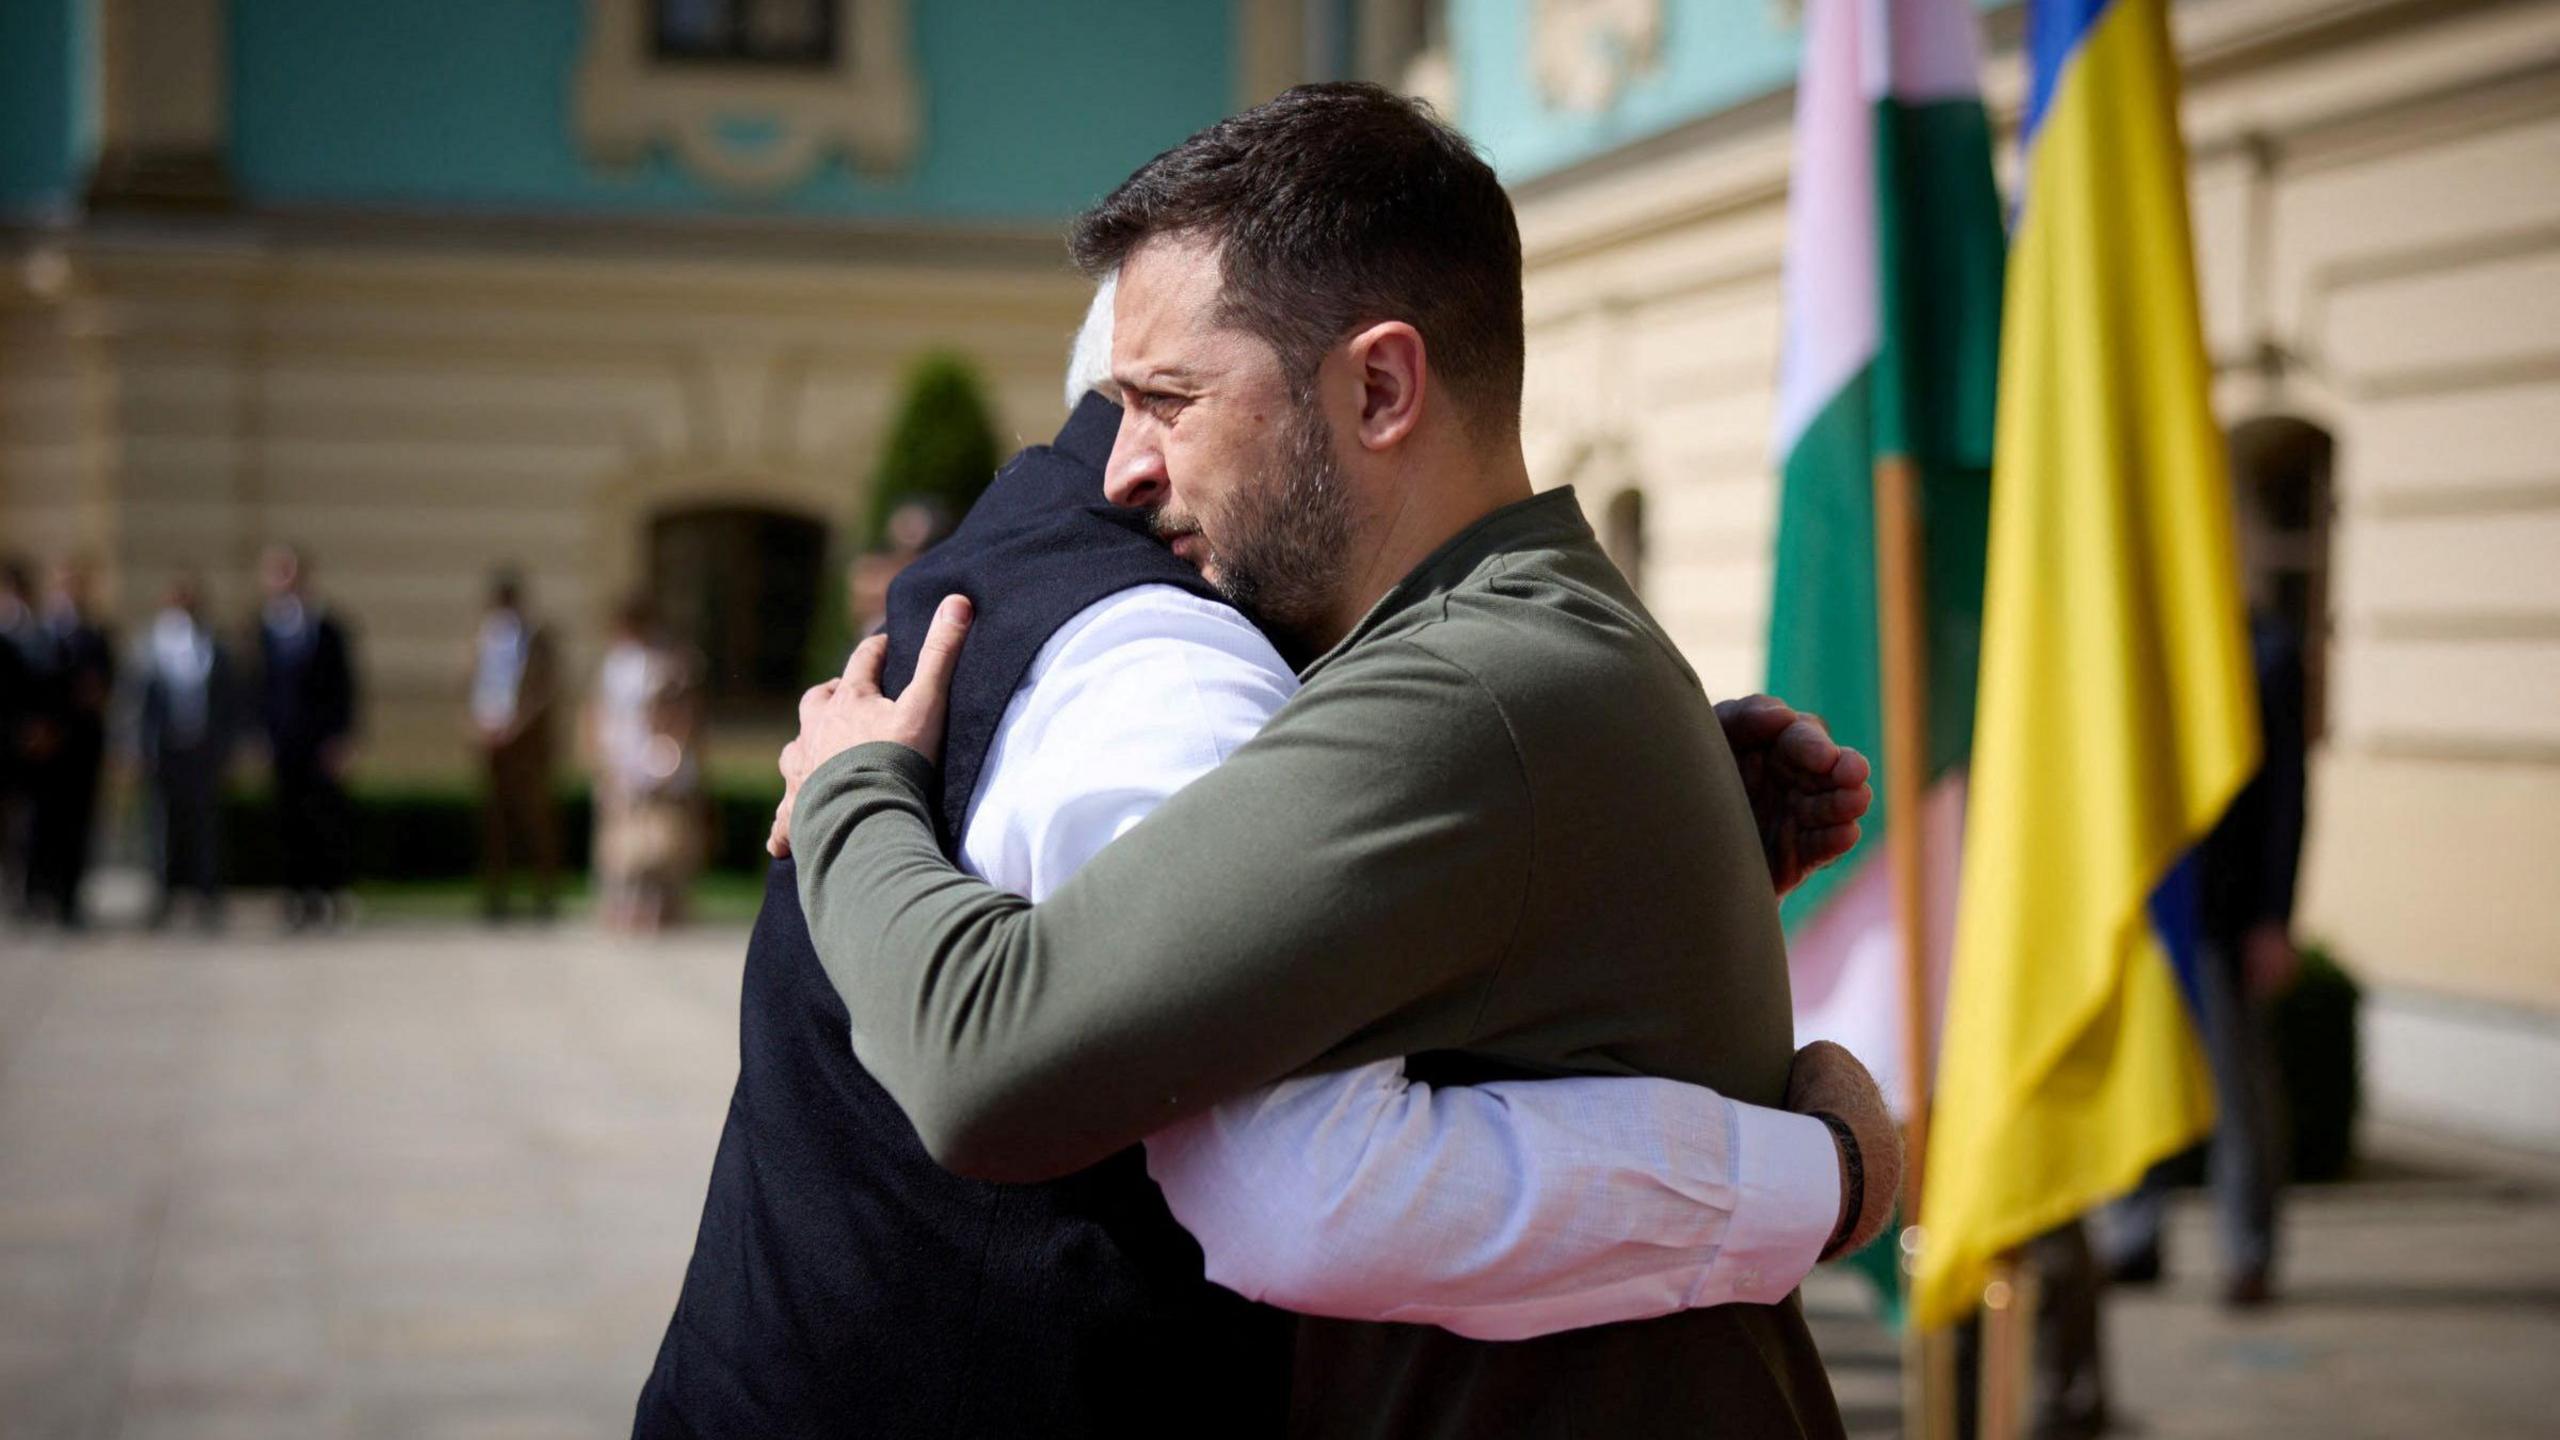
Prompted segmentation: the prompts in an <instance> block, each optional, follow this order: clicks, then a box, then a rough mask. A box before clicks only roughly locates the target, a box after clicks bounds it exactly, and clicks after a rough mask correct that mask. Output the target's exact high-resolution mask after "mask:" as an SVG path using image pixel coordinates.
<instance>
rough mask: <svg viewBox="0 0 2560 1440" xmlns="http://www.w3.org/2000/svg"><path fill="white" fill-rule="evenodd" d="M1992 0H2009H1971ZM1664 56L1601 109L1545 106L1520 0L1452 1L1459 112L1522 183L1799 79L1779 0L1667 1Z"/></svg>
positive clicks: (1798, 37)
mask: <svg viewBox="0 0 2560 1440" xmlns="http://www.w3.org/2000/svg"><path fill="white" fill-rule="evenodd" d="M1976 3H1977V5H1978V7H1979V8H1981V9H1984V10H1994V9H1998V8H2001V7H2002V6H2003V5H2007V4H2013V3H2015V0H1976ZM1662 8H1663V36H1662V54H1661V58H1660V63H1659V64H1658V65H1657V66H1656V67H1655V68H1654V69H1653V70H1652V71H1650V72H1649V73H1647V74H1645V75H1643V76H1640V77H1638V78H1636V79H1635V80H1633V81H1631V82H1630V83H1629V84H1628V85H1627V86H1626V87H1625V88H1624V89H1623V90H1622V91H1621V92H1620V93H1619V95H1618V97H1617V99H1616V100H1615V101H1614V102H1613V103H1612V104H1611V105H1610V106H1609V107H1608V108H1606V109H1605V110H1601V111H1599V112H1596V113H1592V114H1577V113H1573V112H1570V111H1562V110H1553V109H1550V108H1548V106H1547V105H1546V102H1545V100H1544V99H1543V98H1542V97H1541V96H1540V95H1539V93H1538V86H1537V78H1536V75H1535V74H1534V72H1533V71H1532V69H1531V65H1530V58H1531V55H1530V52H1531V43H1532V39H1533V36H1534V33H1535V31H1534V27H1533V25H1532V23H1531V20H1530V7H1529V6H1528V5H1527V4H1526V3H1523V0H1449V43H1450V47H1451V49H1452V50H1453V51H1454V52H1455V60H1456V64H1457V70H1458V111H1459V114H1458V123H1459V125H1460V127H1461V128H1463V129H1464V130H1465V131H1466V132H1467V133H1468V134H1469V135H1471V136H1473V137H1474V138H1475V140H1476V143H1478V144H1479V145H1482V146H1483V147H1484V148H1485V151H1486V153H1487V154H1488V155H1489V156H1490V157H1491V158H1492V160H1493V164H1494V168H1495V169H1496V170H1498V171H1500V172H1501V174H1502V178H1503V179H1504V180H1505V181H1509V182H1514V183H1516V182H1518V181H1522V180H1527V179H1530V178H1532V177H1534V176H1538V175H1543V174H1545V173H1547V172H1548V171H1551V170H1559V169H1562V168H1564V167H1565V166H1567V165H1571V164H1574V163H1575V162H1577V161H1581V160H1587V159H1589V158H1591V157H1592V156H1595V155H1599V154H1601V153H1603V152H1606V151H1609V150H1613V149H1615V148H1617V147H1618V146H1621V145H1624V144H1627V143H1629V142H1630V141H1635V140H1641V139H1643V138H1645V137H1646V136H1648V135H1653V134H1657V133H1659V132H1661V131H1664V130H1668V129H1670V128H1672V127H1673V126H1676V125H1679V124H1681V123H1682V122H1684V121H1688V120H1694V119H1697V118H1699V117H1700V116H1704V115H1712V114H1714V113H1715V112H1716V111H1719V110H1724V109H1728V108H1730V107H1732V106H1734V105H1738V104H1741V103H1742V102H1744V101H1746V100H1753V99H1757V98H1759V97H1760V96H1763V95H1766V94H1768V93H1770V92H1771V91H1773V90H1776V89H1778V88H1780V87H1782V86H1784V85H1786V84H1788V83H1789V82H1791V81H1792V80H1794V78H1795V69H1796V60H1797V57H1798V55H1799V53H1800V52H1801V51H1802V50H1803V48H1804V34H1803V29H1802V26H1801V25H1800V24H1798V23H1795V22H1792V21H1790V20H1788V19H1786V18H1785V17H1784V14H1783V10H1784V7H1782V6H1780V5H1779V4H1777V3H1776V0H1663V7H1662Z"/></svg>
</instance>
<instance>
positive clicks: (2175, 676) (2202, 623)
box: [1913, 0, 2258, 1328]
mask: <svg viewBox="0 0 2560 1440" xmlns="http://www.w3.org/2000/svg"><path fill="white" fill-rule="evenodd" d="M2165 10H2166V4H2165V0H2030V3H2029V4H2028V6H2027V45H2028V50H2029V52H2030V61H2031V64H2032V66H2033V78H2032V85H2031V89H2030V92H2029V99H2028V107H2027V115H2026V123H2025V134H2024V145H2025V162H2026V163H2025V167H2024V171H2023V191H2022V194H2021V197H2020V200H2019V209H2018V214H2017V219H2016V224H2015V226H2014V228H2013V231H2012V233H2011V237H2010V251H2009V270H2008V283H2007V289H2006V292H2005V295H2006V301H2005V309H2004V312H2003V322H2002V330H2001V349H2000V371H1999V373H2000V390H1999V408H1998V417H1997V420H1996V422H1995V429H1994V437H1993V452H1992V453H1993V459H1992V479H1991V522H1990V540H1989V550H1988V555H1987V561H1986V567H1987V568H1986V575H1985V579H1984V599H1983V612H1984V613H1983V624H1982V660H1981V688H1980V691H1979V693H1978V695H1977V700H1976V719H1975V729H1974V743H1973V773H1972V791H1971V803H1970V808H1969V812H1968V814H1967V817H1966V826H1965V853H1964V868H1963V880H1962V884H1961V892H1960V893H1961V901H1960V903H1959V907H1958V917H1957V925H1956V949H1955V962H1954V967H1953V974H1952V976H1951V979H1950V988H1949V994H1948V1001H1947V1015H1946V1024H1945V1030H1944V1039H1943V1041H1942V1043H1941V1049H1940V1053H1941V1055H1942V1057H1943V1058H1942V1059H1941V1060H1940V1062H1939V1071H1938V1091H1937V1105H1936V1109H1935V1113H1934V1115H1933V1117H1932V1128H1931V1131H1930V1137H1929V1153H1928V1166H1927V1187H1928V1188H1927V1192H1926V1194H1925V1195H1924V1196H1923V1198H1922V1201H1921V1208H1920V1221H1921V1224H1922V1226H1923V1232H1924V1237H1925V1238H1924V1241H1923V1244H1922V1246H1921V1252H1920V1265H1919V1274H1918V1279H1917V1283H1916V1285H1915V1287H1914V1294H1913V1306H1914V1314H1915V1318H1916V1319H1917V1320H1918V1322H1919V1324H1920V1325H1921V1326H1922V1327H1924V1328H1934V1327H1937V1326H1942V1325H1946V1324H1949V1323H1951V1322H1954V1321H1957V1320H1960V1319H1963V1318H1964V1317H1965V1316H1967V1315H1969V1314H1971V1313H1972V1312H1973V1309H1974V1306H1975V1304H1976V1300H1977V1297H1978V1296H1979V1295H1980V1294H1981V1290H1982V1284H1983V1281H1984V1278H1985V1275H1986V1272H1987V1269H1988V1267H1989V1264H1990V1262H1991V1261H1992V1259H1993V1258H1994V1257H1996V1256H1997V1255H1998V1254H2000V1252H2002V1251H2003V1250H2006V1249H2008V1248H2010V1247H2012V1246H2015V1245H2018V1244H2020V1243H2022V1242H2024V1241H2026V1240H2028V1239H2030V1238H2032V1237H2033V1236H2035V1235H2037V1234H2039V1233H2040V1232H2042V1231H2045V1230H2048V1229H2051V1228H2052V1227H2054V1226H2056V1225H2059V1224H2061V1223H2063V1222H2065V1221H2068V1220H2071V1219H2073V1218H2075V1217H2077V1216H2079V1215H2081V1214H2083V1213H2085V1212H2087V1211H2088V1210H2089V1209H2091V1208H2092V1207H2093V1206H2095V1205H2097V1204H2098V1203H2100V1202H2101V1201H2104V1200H2106V1199H2108V1198H2110V1197H2112V1196H2114V1195H2117V1194H2120V1193H2122V1192H2123V1191H2125V1190H2127V1189H2129V1188H2131V1187H2132V1186H2133V1185H2134V1183H2135V1182H2136V1181H2137V1180H2138V1179H2139V1178H2140V1177H2141V1175H2142V1173H2143V1171H2144V1170H2145V1169H2146V1168H2147V1167H2148V1166H2150V1165H2151V1164H2152V1162H2154V1161H2156V1160H2158V1159H2160V1158H2161V1157H2163V1156H2165V1155H2169V1154H2172V1153H2174V1152H2176V1151H2177V1150H2179V1149H2181V1148H2183V1147H2185V1146H2186V1145H2188V1144H2190V1143H2192V1142H2193V1141H2194V1140H2195V1139H2196V1138H2197V1137H2198V1136H2200V1135H2202V1134H2203V1133H2204V1132H2205V1130H2206V1129H2207V1128H2208V1127H2209V1126H2210V1124H2211V1121H2212V1087H2211V1080H2210V1077H2209V1076H2208V1074H2207V1072H2206V1069H2205V1066H2204V1058H2203V1053H2202V1049H2201V1047H2200V1044H2199V1041H2198V1026H2197V1017H2196V1013H2195V1009H2194V1003H2193V1002H2194V996H2195V987H2194V985H2193V983H2192V980H2191V978H2190V977H2191V975H2192V966H2193V960H2194V954H2193V933H2194V921H2193V916H2192V913H2191V912H2192V908H2193V887H2192V886H2191V885H2188V884H2184V883H2181V881H2180V877H2179V874H2178V871H2179V868H2180V862H2181V858H2182V857H2183V856H2185V855H2186V854H2187V853H2188V852H2189V851H2190V850H2191V849H2192V848H2193V847H2194V846H2195V845H2196V844H2197V842H2199V841H2200V840H2202V839H2203V838H2204V836H2205V833H2206V832H2207V831H2208V830H2210V829H2211V828H2212V826H2213V824H2214V821H2215V820H2216V819H2217V818H2218V817H2219V816H2220V815H2221V813H2222V811H2223V809H2224V807H2225V806H2226V805H2227V804H2229V802H2230V800H2231V797H2232V796H2233V794H2234V793H2235V792H2236V791H2238V789H2239V788H2240V785H2241V783H2242V782H2243V781H2244V780H2245V779H2246V778H2247V777H2248V775H2249V774H2250V772H2251V771H2252V770H2254V769H2255V768H2256V766H2257V763H2258V756H2257V743H2258V742H2257V722H2256V713H2257V712H2256V709H2255V706H2256V704H2257V697H2256V693H2255V688H2254V682H2253V680H2252V678H2251V672H2250V668H2249V660H2248V648H2247V636H2246V619H2245V613H2244V610H2243V606H2242V600H2241V594H2240V586H2239V575H2238V565H2237V560H2236V556H2235V553H2234V546H2233V540H2232V529H2231V499H2230V485H2229V481H2228V478H2227V476H2226V473H2225V469H2224V460H2223V438H2222V432H2221V429H2220V427H2219V426H2217V425H2216V424H2215V421H2214V417H2213V411H2212V408H2211V406H2210V404H2209V400H2208V382H2209V380H2210V374H2211V372H2210V370H2209V368H2208V366H2207V363H2206V359H2205V353H2204V343H2203V336H2202V334H2201V330H2200V326H2199V322H2198V318H2197V310H2196V284H2195V266H2194V257H2193V253H2192V250H2191V248H2190V244H2189V239H2188V227H2187V203H2186V195H2187V190H2186V156H2185V149H2184V146H2183V144H2182V143H2181V141H2180V138H2179V133H2178V76H2177V64H2176V60H2175V58H2174V56H2173V54H2172V52H2171V50H2170V46H2169V36H2168V23H2167V16H2166V14H2165Z"/></svg>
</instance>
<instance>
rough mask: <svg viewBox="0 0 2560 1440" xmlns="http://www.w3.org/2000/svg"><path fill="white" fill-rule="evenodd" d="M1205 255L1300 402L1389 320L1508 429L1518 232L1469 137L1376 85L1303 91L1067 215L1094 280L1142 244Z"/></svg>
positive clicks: (1516, 390) (1516, 329)
mask: <svg viewBox="0 0 2560 1440" xmlns="http://www.w3.org/2000/svg"><path fill="white" fill-rule="evenodd" d="M1166 237H1190V238H1199V239H1204V240H1209V241H1212V242H1214V243H1215V244H1216V245H1217V247H1218V258H1219V269H1220V271H1221V274H1222V278H1223V282H1224V290H1225V296H1224V308H1225V311H1226V314H1225V316H1224V317H1223V318H1224V319H1225V320H1226V322H1227V323H1229V324H1232V325H1235V326H1237V327H1238V328H1240V329H1243V330H1245V331H1247V332H1248V333H1251V334H1254V335H1257V336H1260V337H1261V338H1262V339H1264V340H1266V341H1268V342H1270V344H1271V346H1272V348H1273V349H1275V350H1277V351H1279V352H1280V361H1281V364H1282V367H1283V368H1284V369H1285V370H1286V371H1287V372H1288V374H1289V380H1290V384H1291V385H1292V387H1294V388H1296V389H1297V390H1299V391H1300V392H1301V393H1300V398H1301V399H1303V398H1304V392H1305V390H1306V387H1307V386H1308V385H1309V383H1310V382H1311V381H1312V380H1313V379H1314V376H1315V369H1316V365H1317V363H1318V362H1319V361H1320V360H1321V359H1322V358H1323V356H1324V352H1325V351H1327V350H1329V349H1331V348H1332V347H1333V346H1334V344H1335V343H1336V342H1337V341H1339V340H1341V338H1342V337H1343V336H1345V335H1347V334H1349V333H1351V332H1352V331H1353V330H1354V329H1356V328H1358V327H1360V326H1362V325H1366V324H1374V323H1376V322H1378V321H1381V320H1402V321H1404V322H1406V323H1407V324H1410V325H1412V326H1413V327H1414V329H1416V330H1418V331H1420V332H1421V334H1422V339H1423V344H1424V345H1425V346H1426V347H1427V349H1428V351H1429V355H1430V364H1431V367H1432V371H1433V373H1434V374H1436V375H1437V376H1438V377H1439V378H1440V379H1441V380H1442V381H1443V382H1444V383H1445V384H1447V385H1448V387H1449V391H1450V394H1451V395H1452V396H1453V397H1455V398H1456V399H1457V400H1458V401H1459V402H1460V403H1461V405H1462V406H1463V407H1464V408H1465V409H1467V410H1468V411H1469V412H1470V414H1471V415H1473V416H1474V417H1475V418H1477V419H1479V420H1482V421H1489V422H1492V424H1493V427H1494V428H1495V429H1496V430H1497V431H1503V432H1507V431H1509V430H1510V429H1511V428H1512V427H1513V426H1515V425H1516V424H1517V423H1518V421H1519V417H1520V365H1521V350H1522V342H1521V327H1520V226H1519V222H1518V221H1517V220H1515V219H1514V218H1513V217H1512V214H1511V199H1510V197H1509V196H1507V195H1505V194H1504V193H1503V191H1502V182H1501V181H1500V180H1498V179H1496V178H1495V177H1494V173H1493V167H1492V166H1490V165H1487V164H1486V163H1485V162H1484V159H1483V157H1482V156H1480V155H1478V154H1477V153H1476V151H1475V147H1474V146H1473V145H1470V144H1469V143H1468V142H1467V139H1466V137H1465V136H1463V135H1460V134H1459V133H1458V132H1457V131H1455V130H1452V129H1450V128H1449V127H1448V126H1446V125H1444V124H1442V123H1440V121H1439V120H1438V119H1437V118H1436V117H1435V116H1434V115H1433V114H1432V113H1431V109H1430V107H1429V106H1427V105H1424V104H1422V103H1420V102H1419V101H1414V100H1407V99H1405V98H1403V97H1401V96H1398V95H1395V94H1393V93H1391V92H1389V91H1387V90H1384V89H1381V88H1379V87H1378V86H1375V85H1364V84H1349V83H1338V84H1326V85H1301V86H1299V87H1297V88H1296V89H1294V90H1290V91H1287V92H1286V93H1284V94H1281V95H1279V96H1278V97H1276V98H1274V99H1272V100H1269V101H1267V102H1265V103H1263V104H1261V105H1257V106H1255V107H1254V108H1252V109H1250V110H1247V111H1245V112H1244V113H1242V114H1240V115H1235V116H1231V117H1229V118H1227V119H1225V120H1221V121H1219V122H1218V123H1217V124H1215V125H1212V126H1210V127H1209V128H1208V129H1206V130H1203V131H1201V132H1200V133H1199V134H1197V135H1194V136H1192V137H1191V138H1190V139H1188V140H1185V141H1183V142H1182V143H1181V144H1179V145H1176V146H1175V147H1173V148H1172V149H1170V150H1167V151H1166V152H1164V153H1163V154H1161V155H1159V156H1157V157H1156V158H1154V159H1153V160H1150V161H1148V162H1147V163H1146V164H1145V165H1144V166H1142V167H1140V168H1139V170H1138V172H1137V173H1136V174H1134V175H1132V176H1130V177H1129V178H1128V179H1126V180H1124V181H1122V182H1120V187H1119V188H1118V189H1116V190H1114V191H1112V192H1111V193H1110V195H1108V196H1106V197H1104V199H1103V200H1102V202H1101V203H1100V204H1098V205H1096V206H1094V207H1093V208H1092V209H1090V210H1088V211H1086V212H1085V213H1084V214H1083V215H1081V216H1078V217H1077V219H1076V223H1075V228H1074V230H1073V232H1072V233H1071V234H1070V236H1069V238H1068V245H1069V248H1070V250H1071V251H1072V252H1073V254H1074V256H1075V261H1076V264H1077V265H1078V266H1079V267H1080V268H1081V269H1083V270H1084V272H1085V273H1086V274H1088V275H1091V276H1094V277H1097V278H1099V277H1100V276H1102V275H1105V274H1108V273H1110V272H1111V271H1113V270H1115V269H1117V268H1119V266H1120V265H1121V263H1122V262H1124V261H1126V260H1127V259H1128V258H1129V256H1130V255H1131V253H1133V252H1134V251H1136V250H1137V249H1138V247H1139V246H1141V245H1143V244H1145V243H1146V242H1147V241H1149V240H1153V239H1158V238H1166Z"/></svg>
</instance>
